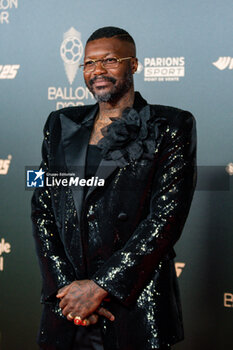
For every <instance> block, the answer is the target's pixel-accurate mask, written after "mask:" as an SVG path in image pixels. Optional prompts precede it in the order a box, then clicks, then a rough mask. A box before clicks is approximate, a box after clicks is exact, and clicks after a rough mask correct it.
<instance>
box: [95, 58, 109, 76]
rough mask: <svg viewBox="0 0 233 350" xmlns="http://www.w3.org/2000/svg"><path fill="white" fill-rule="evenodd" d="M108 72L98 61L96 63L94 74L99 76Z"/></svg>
mask: <svg viewBox="0 0 233 350" xmlns="http://www.w3.org/2000/svg"><path fill="white" fill-rule="evenodd" d="M106 72H107V70H106V68H104V67H103V65H102V62H101V61H98V62H96V66H95V70H94V74H95V75H99V74H105V73H106Z"/></svg>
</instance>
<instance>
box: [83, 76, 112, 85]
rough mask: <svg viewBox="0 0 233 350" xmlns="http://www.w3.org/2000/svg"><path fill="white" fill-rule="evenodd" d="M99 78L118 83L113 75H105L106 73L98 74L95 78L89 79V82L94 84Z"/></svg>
mask: <svg viewBox="0 0 233 350" xmlns="http://www.w3.org/2000/svg"><path fill="white" fill-rule="evenodd" d="M98 79H101V80H106V81H110V82H111V83H113V84H115V83H116V79H115V78H112V77H105V76H104V75H96V76H95V77H94V78H92V79H90V80H89V84H90V85H91V86H92V85H93V84H94V82H95V81H96V80H98Z"/></svg>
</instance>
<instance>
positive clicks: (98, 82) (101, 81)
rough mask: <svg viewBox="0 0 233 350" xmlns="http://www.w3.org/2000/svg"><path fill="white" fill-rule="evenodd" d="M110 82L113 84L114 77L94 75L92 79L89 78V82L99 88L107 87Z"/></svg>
mask: <svg viewBox="0 0 233 350" xmlns="http://www.w3.org/2000/svg"><path fill="white" fill-rule="evenodd" d="M110 83H112V84H115V83H116V79H114V78H112V77H100V76H99V77H97V76H96V77H95V78H93V79H91V80H90V82H89V84H90V85H91V86H93V85H94V86H95V87H100V88H104V87H107V86H108V85H109V84H110Z"/></svg>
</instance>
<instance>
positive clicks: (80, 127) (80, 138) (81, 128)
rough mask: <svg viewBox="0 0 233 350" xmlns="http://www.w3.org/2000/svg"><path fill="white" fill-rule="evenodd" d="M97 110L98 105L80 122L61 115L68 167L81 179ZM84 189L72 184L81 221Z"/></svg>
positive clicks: (83, 176) (83, 174)
mask: <svg viewBox="0 0 233 350" xmlns="http://www.w3.org/2000/svg"><path fill="white" fill-rule="evenodd" d="M97 110H98V105H95V106H93V108H92V109H91V111H90V112H89V114H88V115H87V116H86V117H85V119H84V120H83V121H82V122H81V123H79V124H78V123H76V122H74V121H72V120H71V119H69V118H68V117H66V116H65V115H64V114H61V115H60V120H61V126H62V142H63V147H64V153H65V161H66V165H67V169H68V171H69V172H70V173H75V176H78V177H79V178H80V179H84V178H85V162H86V153H87V146H88V143H89V139H90V136H91V130H92V127H91V125H93V123H94V117H95V114H96V112H97ZM83 191H84V189H83V187H82V186H80V187H78V188H75V187H74V186H72V193H73V198H74V203H75V207H76V211H77V215H78V218H79V222H80V219H81V212H82V202H83Z"/></svg>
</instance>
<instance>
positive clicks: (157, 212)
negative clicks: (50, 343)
mask: <svg viewBox="0 0 233 350" xmlns="http://www.w3.org/2000/svg"><path fill="white" fill-rule="evenodd" d="M155 166H156V169H155V173H154V178H153V184H152V192H151V198H150V211H149V214H148V216H147V217H146V219H144V220H143V221H141V222H140V224H139V225H138V227H137V228H136V230H135V231H134V233H133V234H132V236H131V237H130V239H129V240H128V241H127V243H126V244H125V246H124V247H123V248H122V249H121V250H118V251H116V252H115V253H114V254H113V255H112V256H111V257H110V258H109V259H108V260H107V262H106V263H105V264H104V265H103V266H102V267H101V268H100V269H99V270H98V271H97V272H96V273H95V274H94V275H93V276H92V279H93V280H94V281H95V282H96V283H97V284H98V285H99V286H101V287H102V288H104V289H105V290H107V291H108V292H109V293H110V295H112V296H115V297H116V298H117V299H119V300H120V301H121V302H122V303H124V304H126V305H130V304H131V303H133V302H135V301H136V298H137V297H138V296H139V294H140V292H141V291H142V290H143V289H144V288H145V286H146V285H147V284H148V283H149V281H150V280H151V278H152V276H153V273H154V271H155V269H156V268H158V266H159V263H160V261H161V260H162V258H163V257H164V256H165V255H166V254H167V253H168V252H169V251H170V249H171V248H172V246H173V245H174V244H175V242H176V241H177V240H178V238H179V237H180V235H181V232H182V229H183V226H184V223H185V221H186V218H187V215H188V212H189V208H190V205H191V201H192V197H193V193H194V189H195V185H196V128H195V119H194V117H193V116H192V115H191V114H190V113H189V112H185V111H182V112H180V113H178V114H177V115H176V116H175V118H172V120H171V122H169V124H168V125H167V128H166V131H165V134H164V138H163V141H162V143H161V146H160V150H159V152H158V153H157V159H156V162H155Z"/></svg>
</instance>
